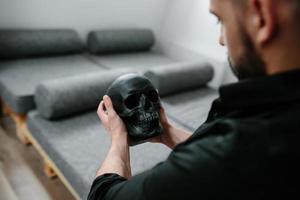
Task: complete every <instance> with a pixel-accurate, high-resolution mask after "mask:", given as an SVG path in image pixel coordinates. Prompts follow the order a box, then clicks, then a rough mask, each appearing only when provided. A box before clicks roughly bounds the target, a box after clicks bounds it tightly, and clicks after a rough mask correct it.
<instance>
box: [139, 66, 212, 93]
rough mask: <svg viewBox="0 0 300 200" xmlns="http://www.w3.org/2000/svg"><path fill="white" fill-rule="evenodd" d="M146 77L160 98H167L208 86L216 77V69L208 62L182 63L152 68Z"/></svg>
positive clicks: (146, 73)
mask: <svg viewBox="0 0 300 200" xmlns="http://www.w3.org/2000/svg"><path fill="white" fill-rule="evenodd" d="M144 75H145V76H146V77H147V78H149V79H150V80H151V82H152V83H153V85H154V86H155V87H156V88H157V89H158V92H159V94H160V96H167V95H170V94H174V93H178V92H183V91H185V90H192V89H197V88H200V87H203V86H206V84H207V83H208V82H209V81H211V80H212V78H213V76H214V69H213V67H212V66H211V65H210V64H209V63H207V62H182V63H176V64H170V65H165V66H157V67H154V68H151V69H149V70H147V71H146V72H145V73H144Z"/></svg>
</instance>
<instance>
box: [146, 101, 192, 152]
mask: <svg viewBox="0 0 300 200" xmlns="http://www.w3.org/2000/svg"><path fill="white" fill-rule="evenodd" d="M160 121H161V124H162V126H163V128H164V132H163V134H161V135H159V136H157V137H155V138H152V139H150V142H154V143H162V144H164V145H166V146H168V147H169V148H170V149H174V148H175V147H176V146H177V145H178V144H180V143H182V142H184V141H186V140H187V139H188V138H189V137H190V136H191V135H192V133H190V132H187V131H185V130H183V129H180V128H177V127H175V126H173V125H172V124H170V123H169V121H168V118H167V115H166V113H165V109H164V108H163V107H162V108H161V109H160Z"/></svg>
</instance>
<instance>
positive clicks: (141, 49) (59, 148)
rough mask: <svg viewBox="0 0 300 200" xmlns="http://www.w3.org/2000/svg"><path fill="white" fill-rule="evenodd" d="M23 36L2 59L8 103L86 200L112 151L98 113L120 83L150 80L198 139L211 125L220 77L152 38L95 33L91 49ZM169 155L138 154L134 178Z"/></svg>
mask: <svg viewBox="0 0 300 200" xmlns="http://www.w3.org/2000/svg"><path fill="white" fill-rule="evenodd" d="M15 31H16V32H13V31H12V32H9V31H4V30H3V31H0V50H1V48H2V49H8V50H7V52H6V53H0V54H1V55H0V57H1V61H0V94H1V98H2V99H3V100H4V102H5V103H6V104H8V105H9V106H10V107H11V108H12V109H13V110H14V111H15V112H17V113H24V114H27V120H26V125H27V128H28V130H29V134H30V136H31V137H32V138H33V139H34V140H35V141H36V142H37V143H38V144H39V146H40V147H41V149H42V151H44V152H45V154H46V155H47V156H48V157H49V159H50V160H51V161H52V162H53V163H54V164H55V166H56V167H57V169H58V170H59V172H60V174H62V176H63V177H64V179H65V180H66V181H67V183H68V184H69V185H70V186H71V187H72V188H73V189H74V191H75V193H76V196H77V197H78V198H80V199H81V198H82V199H86V197H87V194H88V192H89V188H90V185H91V183H92V180H93V179H94V176H95V173H96V170H97V168H98V167H99V165H100V163H101V161H102V160H103V159H104V156H105V154H106V152H107V149H108V147H109V143H110V141H109V138H108V136H107V134H106V132H105V131H104V128H103V126H102V125H101V122H100V120H99V119H98V117H97V115H96V108H97V105H98V104H99V102H100V100H101V98H102V96H103V95H104V94H105V92H106V89H107V87H108V86H109V85H110V83H112V81H113V80H115V79H116V78H117V77H118V76H120V75H121V74H124V73H129V72H135V73H140V74H144V75H145V76H147V77H148V78H149V79H150V80H151V81H152V82H153V83H154V85H155V87H156V88H157V89H158V90H159V93H160V95H161V97H162V103H163V106H164V107H165V109H166V111H167V114H168V117H169V120H170V121H171V122H172V123H173V124H176V125H177V126H180V127H182V128H184V129H187V130H189V131H191V132H192V131H194V130H195V129H196V128H197V127H198V126H199V125H200V124H201V123H203V122H204V121H205V118H206V116H207V113H208V110H209V109H210V104H211V102H212V100H213V99H214V98H216V96H217V92H216V90H214V89H212V88H209V87H207V82H209V81H210V80H211V79H212V77H213V70H212V67H211V66H210V65H209V64H207V63H202V62H193V63H190V62H183V61H178V60H175V59H172V58H169V57H168V56H165V55H163V54H160V53H157V52H155V51H153V48H152V47H153V44H154V42H155V38H154V36H153V33H152V32H151V31H149V30H144V29H126V30H125V29H123V30H98V31H92V32H91V33H90V34H89V36H88V45H87V49H85V48H84V46H82V44H81V42H80V40H79V39H78V36H77V34H76V33H75V32H74V31H70V30H55V31H53V32H52V31H49V30H46V31H45V32H44V30H43V31H40V32H39V31H38V32H36V31H24V30H22V31H18V30H15ZM8 33H9V34H8ZM19 34H20V35H19ZM43 34H45V35H46V36H45V37H44V36H43ZM40 37H42V38H43V39H40ZM16 38H18V39H16ZM61 38H63V39H61ZM64 41H66V44H63V43H64ZM1 42H2V43H1ZM18 42H19V43H20V44H18ZM16 44H18V45H16ZM54 44H55V45H54ZM60 45H61V46H60ZM4 47H5V48H4ZM8 47H9V48H8ZM28 47H30V48H29V50H28V51H27V50H26V49H27V48H28ZM87 52H89V53H87ZM169 152H170V150H169V149H168V148H166V147H165V146H163V145H159V144H150V143H145V144H141V145H138V146H135V147H132V148H131V164H132V171H133V174H138V173H140V172H142V171H144V170H146V169H149V168H151V167H152V166H154V165H155V164H157V163H158V162H160V161H163V160H164V159H165V158H166V157H167V156H168V154H169Z"/></svg>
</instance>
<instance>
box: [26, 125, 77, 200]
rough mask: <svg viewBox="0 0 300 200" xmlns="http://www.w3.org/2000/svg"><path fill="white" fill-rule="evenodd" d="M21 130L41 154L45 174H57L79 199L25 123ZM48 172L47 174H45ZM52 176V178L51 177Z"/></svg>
mask: <svg viewBox="0 0 300 200" xmlns="http://www.w3.org/2000/svg"><path fill="white" fill-rule="evenodd" d="M20 128H21V131H22V132H23V134H24V135H25V136H26V138H27V139H28V140H29V141H30V143H31V144H32V145H33V146H34V147H35V149H36V150H37V152H38V153H39V154H40V155H41V156H42V158H43V159H44V161H45V168H44V171H45V172H46V175H47V176H48V175H49V176H48V177H51V175H53V177H54V176H58V177H59V178H60V180H61V181H62V183H63V184H64V185H65V186H66V188H67V189H68V190H69V191H70V192H71V194H72V195H73V196H74V197H75V199H78V200H80V199H81V198H80V197H79V195H78V193H77V192H76V191H75V189H74V188H73V187H72V186H71V184H70V183H69V181H68V180H67V179H66V177H65V176H64V175H63V173H62V172H61V171H60V170H59V169H58V167H57V166H56V165H55V163H54V162H53V161H52V159H51V158H50V157H49V156H48V155H47V153H46V152H45V151H44V150H43V148H42V147H41V146H40V144H39V143H38V142H37V140H36V139H35V138H34V137H33V136H32V134H31V133H30V131H29V130H28V128H27V125H26V123H25V124H23V125H22V126H21V127H20ZM47 173H49V174H47ZM53 177H52V178H53Z"/></svg>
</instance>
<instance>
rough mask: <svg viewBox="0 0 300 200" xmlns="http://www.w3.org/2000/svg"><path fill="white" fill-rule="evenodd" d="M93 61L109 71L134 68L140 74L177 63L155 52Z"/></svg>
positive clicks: (129, 54)
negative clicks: (156, 67)
mask: <svg viewBox="0 0 300 200" xmlns="http://www.w3.org/2000/svg"><path fill="white" fill-rule="evenodd" d="M91 59H93V60H94V61H95V62H96V63H98V64H100V65H101V66H104V67H106V68H108V69H118V68H134V69H135V70H138V71H140V72H143V71H144V70H145V69H149V68H151V67H154V66H160V65H168V64H171V63H175V62H177V61H176V60H174V59H171V58H169V57H167V56H165V55H162V54H158V53H155V52H139V53H124V54H112V55H102V56H91Z"/></svg>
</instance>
